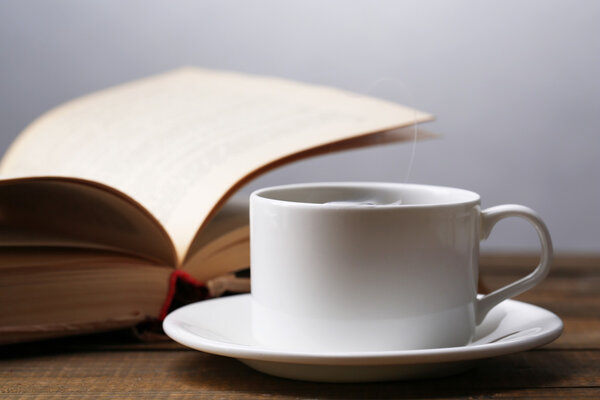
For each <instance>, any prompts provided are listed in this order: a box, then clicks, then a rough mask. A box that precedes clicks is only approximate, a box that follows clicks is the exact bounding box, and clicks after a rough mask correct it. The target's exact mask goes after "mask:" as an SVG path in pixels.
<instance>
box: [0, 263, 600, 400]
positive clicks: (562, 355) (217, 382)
mask: <svg viewBox="0 0 600 400" xmlns="http://www.w3.org/2000/svg"><path fill="white" fill-rule="evenodd" d="M557 260H558V262H555V266H554V267H553V270H552V273H551V274H550V276H549V277H548V278H547V279H546V281H545V282H544V283H543V284H542V285H540V286H538V287H537V288H535V289H534V290H532V291H530V292H528V293H526V294H524V295H522V296H520V297H519V299H520V300H523V301H527V302H530V303H534V304H538V305H540V306H542V307H546V308H548V309H550V310H552V311H554V312H555V313H557V314H558V315H559V316H560V317H561V318H562V319H563V321H564V323H565V331H564V333H563V335H562V336H561V337H560V338H559V339H558V340H557V341H555V342H554V343H552V344H550V345H547V346H545V347H543V348H540V349H536V350H532V351H527V352H523V353H518V354H512V355H508V356H503V357H497V358H493V359H488V360H482V361H480V362H479V363H478V364H476V365H475V367H474V368H473V369H472V370H470V371H468V372H466V373H464V374H462V375H458V376H455V377H449V378H443V379H436V380H423V381H408V382H384V383H372V384H317V383H308V382H298V381H292V380H286V379H279V378H275V377H271V376H267V375H264V374H261V373H258V372H255V371H253V370H251V369H250V368H248V367H246V366H245V365H243V364H241V363H239V362H238V361H236V360H232V359H229V358H225V357H218V356H212V355H209V354H204V353H200V352H196V351H191V350H188V349H185V348H184V347H182V346H179V345H177V344H175V343H172V342H155V343H140V342H138V341H136V339H135V338H134V337H133V335H131V334H130V333H128V332H125V331H121V332H115V333H111V334H104V335H92V336H86V337H79V338H71V339H61V340H54V341H47V342H40V343H34V344H27V345H25V344H22V345H15V346H5V347H3V348H2V347H0V354H1V359H0V397H1V398H8V399H11V398H60V399H69V398H78V399H80V398H82V399H85V398H94V399H98V398H100V399H101V398H143V399H148V398H161V399H163V398H167V399H186V398H198V397H202V398H220V399H230V398H236V399H237V398H240V399H263V398H269V399H272V398H441V399H443V398H452V399H456V398H491V399H494V398H499V399H505V398H511V399H514V398H538V399H557V398H568V399H577V398H581V399H598V398H600V285H598V283H599V280H600V257H597V258H590V257H585V258H581V259H579V258H577V257H574V256H569V257H564V258H563V259H561V258H558V259H557ZM483 261H484V266H483V268H482V271H483V272H482V278H483V279H484V281H485V283H486V284H488V285H489V286H491V287H496V286H500V285H502V284H504V283H506V282H509V281H511V280H514V279H515V278H517V277H519V276H523V275H524V274H526V273H527V271H528V268H531V266H533V265H534V264H535V259H534V258H532V257H529V258H528V257H527V256H519V257H514V258H513V257H507V256H503V257H502V256H499V255H494V257H490V258H489V259H486V258H485V257H484V258H483ZM486 261H487V263H485V262H486Z"/></svg>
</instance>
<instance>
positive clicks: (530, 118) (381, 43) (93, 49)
mask: <svg viewBox="0 0 600 400" xmlns="http://www.w3.org/2000/svg"><path fill="white" fill-rule="evenodd" d="M599 21H600V1H593V0H590V1H547V0H546V1H485V2H482V1H354V2H352V1H306V0H303V1H295V2H291V1H287V2H286V1H194V2H192V1H104V2H84V1H38V2H32V1H22V0H21V1H2V2H1V3H0V151H2V152H4V150H5V149H6V148H7V146H8V145H9V144H10V143H11V141H12V140H13V139H14V138H15V137H16V135H17V134H18V133H19V132H20V131H21V130H22V129H23V128H24V127H25V126H26V125H27V124H28V123H29V122H31V121H32V120H33V119H34V118H35V117H37V116H38V115H39V114H41V113H42V112H44V111H46V110H47V109H49V108H51V107H53V106H56V105H58V104H60V103H62V102H64V101H66V100H69V99H71V98H73V97H76V96H79V95H83V94H86V93H88V92H90V91H93V90H96V89H100V88H104V87H108V86H112V85H115V84H118V83H121V82H125V81H128V80H132V79H135V78H138V77H142V76H145V75H150V74H154V73H158V72H162V71H165V70H168V69H171V68H174V67H178V66H181V65H198V66H202V67H209V68H220V69H230V70H239V71H247V72H251V73H258V74H268V75H277V76H282V77H288V78H293V79H297V80H302V81H306V82H314V83H320V84H327V85H333V86H337V87H341V88H345V89H350V90H354V91H357V92H361V93H366V94H372V95H376V96H380V97H384V98H387V99H391V100H395V101H399V102H403V103H407V104H410V105H413V106H416V107H418V108H420V109H423V110H425V111H429V112H432V113H434V114H436V115H437V117H438V120H437V121H436V122H434V123H432V124H428V125H427V128H428V129H430V130H433V131H435V132H438V133H441V134H443V135H444V137H443V138H442V139H440V140H435V141H429V142H421V143H419V144H418V145H417V148H416V155H415V162H414V165H413V169H412V173H411V175H410V177H409V179H408V181H410V182H418V183H428V184H442V185H449V186H458V187H463V188H467V189H471V190H474V191H477V192H479V193H481V195H482V197H483V206H484V207H487V206H491V205H495V204H501V203H507V202H508V203H522V204H525V205H528V206H530V207H532V208H534V209H536V210H537V211H538V212H539V213H540V214H541V215H542V217H543V218H544V219H545V220H546V221H547V223H548V226H549V228H550V230H551V232H552V234H553V237H554V241H555V247H556V249H557V250H558V251H561V252H574V251H584V252H594V253H599V252H600V212H599V211H598V207H599V205H600V185H599V183H600V178H599V177H598V172H600V157H599V153H600V137H599V136H600V135H599V132H598V131H599V128H600V80H599V78H598V76H599V73H600V23H599ZM382 78H385V79H383V80H382ZM410 154H411V147H410V145H409V144H401V145H391V146H386V147H380V148H372V149H361V150H355V151H351V152H346V153H342V154H335V155H330V156H323V157H319V158H316V159H311V160H307V161H302V162H298V163H295V164H292V165H290V166H286V167H284V168H281V169H280V170H277V171H274V172H272V173H269V174H267V175H266V176H264V177H261V178H259V179H258V180H257V181H256V182H253V183H252V184H251V185H250V187H248V188H245V189H244V190H245V191H249V190H251V189H252V188H256V187H260V186H265V185H271V184H278V183H289V182H301V181H317V180H318V181H323V180H376V181H404V180H405V175H406V173H407V168H408V163H409V162H408V161H409V158H410ZM538 246H539V245H538V242H537V238H536V235H535V233H534V231H533V229H531V228H530V227H529V226H528V225H527V224H526V223H524V222H521V221H518V220H514V221H513V220H510V221H505V222H501V223H500V224H499V227H498V229H497V230H496V231H494V233H493V234H492V236H491V237H490V240H489V241H488V243H486V244H485V245H484V249H489V250H499V249H511V250H531V251H535V250H536V249H537V248H538Z"/></svg>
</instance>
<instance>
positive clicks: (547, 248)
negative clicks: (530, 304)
mask: <svg viewBox="0 0 600 400" xmlns="http://www.w3.org/2000/svg"><path fill="white" fill-rule="evenodd" d="M507 217H521V218H524V219H526V220H527V221H529V222H530V223H531V224H532V225H533V227H534V228H535V230H536V231H537V234H538V237H539V238H540V244H541V247H542V249H541V256H540V263H539V264H538V266H537V267H536V268H535V270H534V271H533V272H532V273H530V274H529V275H527V276H525V277H524V278H521V279H519V280H518V281H515V282H513V283H511V284H509V285H506V286H504V287H502V288H500V289H498V290H495V291H494V292H492V293H490V294H488V295H485V296H483V297H481V298H480V299H478V300H477V304H476V308H475V322H476V323H477V324H478V325H479V324H480V323H481V322H482V321H483V318H485V316H486V315H487V313H488V312H489V311H490V310H491V309H492V308H493V307H494V306H495V305H497V304H498V303H500V302H501V301H503V300H506V299H508V298H510V297H513V296H516V295H518V294H521V293H523V292H525V291H526V290H528V289H531V288H532V287H534V286H535V285H537V284H538V283H540V282H541V281H542V280H543V279H544V278H545V277H546V275H548V272H550V264H551V263H552V256H553V250H552V239H551V238H550V232H549V231H548V228H547V227H546V224H545V223H544V221H542V219H541V218H540V217H539V215H538V214H537V213H536V212H535V211H533V210H532V209H531V208H528V207H525V206H520V205H516V204H506V205H501V206H496V207H490V208H488V209H486V210H483V211H482V212H481V230H480V240H484V239H487V238H488V236H489V235H490V232H491V231H492V228H493V227H494V225H496V223H497V222H498V221H500V220H501V219H503V218H507Z"/></svg>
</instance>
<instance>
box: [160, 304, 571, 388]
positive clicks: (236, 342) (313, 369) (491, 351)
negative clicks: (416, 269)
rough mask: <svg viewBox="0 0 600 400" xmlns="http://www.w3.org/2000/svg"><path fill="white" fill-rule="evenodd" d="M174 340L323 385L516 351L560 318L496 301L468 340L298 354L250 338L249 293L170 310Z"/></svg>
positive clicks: (425, 371)
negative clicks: (433, 345)
mask: <svg viewBox="0 0 600 400" xmlns="http://www.w3.org/2000/svg"><path fill="white" fill-rule="evenodd" d="M163 328H164V330H165V332H166V333H167V335H169V336H170V337H171V338H172V339H174V340H175V341H177V342H179V343H181V344H183V345H185V346H188V347H191V348H193V349H196V350H201V351H204V352H207V353H212V354H218V355H222V356H227V357H233V358H237V359H239V360H240V361H241V362H243V363H245V364H247V365H249V366H250V367H252V368H254V369H256V370H258V371H261V372H264V373H267V374H271V375H276V376H280V377H284V378H291V379H300V380H309V381H324V382H366V381H382V380H397V379H414V378H424V377H435V376H447V375H451V374H454V373H458V372H462V371H464V370H466V369H468V368H469V367H470V366H472V364H473V362H474V361H475V360H478V359H483V358H489V357H495V356H499V355H504V354H510V353H515V352H519V351H523V350H528V349H532V348H534V347H538V346H542V345H544V344H547V343H549V342H551V341H553V340H554V339H556V338H557V337H559V336H560V334H561V332H562V329H563V324H562V321H561V320H560V318H558V317H557V316H556V315H554V314H553V313H551V312H550V311H547V310H545V309H543V308H540V307H536V306H533V305H530V304H527V303H522V302H518V301H514V300H506V301H504V302H502V303H501V304H499V305H498V306H496V307H495V308H494V309H493V310H492V311H491V312H490V313H489V314H488V316H487V317H486V318H485V320H484V321H483V323H482V324H481V325H479V326H478V327H477V329H476V333H475V340H474V341H473V343H471V344H469V345H467V346H463V347H450V348H440V349H427V350H409V351H401V350H398V351H377V352H344V353H305V352H299V351H294V350H293V349H290V350H289V351H281V350H275V349H271V348H269V347H267V346H264V345H260V344H258V343H257V342H256V340H255V339H254V337H253V336H252V313H251V297H250V295H249V294H243V295H237V296H231V297H224V298H218V299H213V300H206V301H202V302H199V303H195V304H190V305H188V306H185V307H182V308H180V309H178V310H175V311H174V312H172V313H171V314H169V315H168V316H167V318H166V319H165V321H164V322H163Z"/></svg>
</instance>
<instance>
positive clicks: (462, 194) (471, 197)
mask: <svg viewBox="0 0 600 400" xmlns="http://www.w3.org/2000/svg"><path fill="white" fill-rule="evenodd" d="M356 186H360V187H365V188H375V189H390V188H395V189H398V188H407V189H411V190H423V191H429V192H432V193H433V192H437V193H438V194H446V195H448V197H451V196H453V197H454V198H455V199H450V200H448V201H444V202H437V203H433V202H432V203H417V204H381V205H376V206H373V207H355V206H353V205H351V204H350V205H343V204H340V205H334V206H328V207H323V204H322V203H318V202H308V201H292V200H284V199H278V198H274V197H268V196H267V195H268V194H269V193H274V192H281V191H287V190H295V189H308V188H327V187H331V188H353V187H356ZM250 201H251V202H252V201H266V202H269V203H271V204H275V205H279V206H283V207H293V208H307V209H323V210H332V209H344V210H349V211H350V210H356V211H362V212H364V211H367V210H390V209H396V210H397V209H415V208H417V209H423V208H435V209H438V208H445V207H453V206H462V205H467V204H479V203H480V201H481V196H480V195H479V194H477V193H475V192H473V191H470V190H466V189H460V188H456V187H451V186H439V185H427V184H416V183H396V182H363V181H357V182H353V181H348V182H306V183H293V184H286V185H276V186H269V187H264V188H261V189H257V190H255V191H253V192H252V193H251V194H250Z"/></svg>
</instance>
